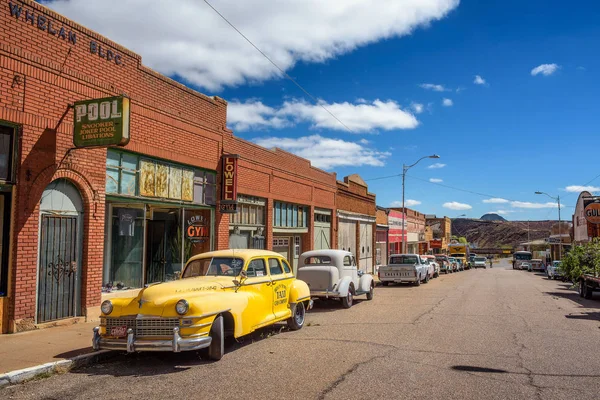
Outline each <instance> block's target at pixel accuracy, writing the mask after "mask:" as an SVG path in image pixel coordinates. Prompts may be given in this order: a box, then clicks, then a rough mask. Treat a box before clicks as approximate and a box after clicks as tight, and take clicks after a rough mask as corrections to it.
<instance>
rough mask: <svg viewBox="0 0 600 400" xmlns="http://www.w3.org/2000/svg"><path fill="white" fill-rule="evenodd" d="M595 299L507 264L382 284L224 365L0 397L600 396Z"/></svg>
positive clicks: (73, 380) (77, 379)
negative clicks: (368, 296)
mask: <svg viewBox="0 0 600 400" xmlns="http://www.w3.org/2000/svg"><path fill="white" fill-rule="evenodd" d="M599 308H600V296H595V299H593V300H584V299H581V298H580V297H579V296H578V295H577V293H576V292H575V291H574V290H571V289H569V287H568V284H566V283H563V282H559V281H549V280H547V279H545V278H543V276H541V275H540V274H534V273H528V272H526V271H514V270H512V269H511V267H509V265H508V263H503V264H501V265H498V264H496V265H495V266H494V268H492V269H490V268H489V267H488V268H487V269H486V270H472V271H465V272H460V273H455V274H451V275H442V276H441V277H440V278H438V279H434V280H432V281H430V282H429V283H428V284H424V285H421V286H420V287H411V286H391V287H386V288H384V287H378V288H377V289H376V291H375V299H374V300H373V301H370V302H369V301H361V302H357V303H356V304H355V305H354V306H353V307H352V308H351V309H349V310H343V309H341V308H340V307H339V305H338V304H336V303H332V304H325V305H319V306H317V308H316V309H315V310H314V311H311V312H310V313H309V315H308V316H307V322H306V325H305V327H304V328H303V329H302V330H300V331H297V332H289V331H286V330H285V329H283V330H281V331H280V329H279V328H277V329H268V330H263V331H261V332H258V333H256V334H255V335H254V336H253V337H252V338H247V339H246V340H245V341H244V342H243V343H241V344H235V343H234V344H232V345H230V346H229V349H228V353H227V354H226V355H225V357H224V358H223V359H222V360H221V361H220V362H217V363H210V362H204V361H202V360H200V359H199V358H198V357H197V356H196V355H195V354H177V355H176V354H140V355H129V356H128V355H119V356H118V357H117V358H116V359H114V361H111V362H108V363H104V364H99V365H95V366H92V367H89V368H86V369H81V370H78V371H73V372H70V373H67V374H64V375H57V376H53V377H50V378H47V379H43V380H37V381H32V382H29V383H26V384H23V385H19V386H16V387H11V388H7V389H4V391H3V392H2V391H0V394H1V395H2V398H14V399H63V398H69V399H92V398H94V399H117V398H139V399H171V398H172V399H187V398H194V397H195V398H204V399H209V398H215V399H216V398H249V399H254V398H256V399H281V398H287V399H339V398H343V399H366V398H375V399H387V398H411V399H460V400H464V399H536V398H539V399H573V398H586V399H592V398H600V379H599V378H600V357H598V353H599V351H598V350H599V349H600V329H599V328H600V321H599V319H600V317H599V315H600V310H599Z"/></svg>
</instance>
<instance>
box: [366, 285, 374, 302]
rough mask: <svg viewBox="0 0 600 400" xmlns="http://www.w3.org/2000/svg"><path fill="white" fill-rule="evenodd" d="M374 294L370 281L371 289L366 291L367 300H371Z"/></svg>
mask: <svg viewBox="0 0 600 400" xmlns="http://www.w3.org/2000/svg"><path fill="white" fill-rule="evenodd" d="M374 294H375V285H374V284H373V283H371V290H369V293H367V300H373V295H374Z"/></svg>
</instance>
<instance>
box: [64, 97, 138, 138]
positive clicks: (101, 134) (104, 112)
mask: <svg viewBox="0 0 600 400" xmlns="http://www.w3.org/2000/svg"><path fill="white" fill-rule="evenodd" d="M74 108H75V112H74V118H75V120H74V129H73V144H74V145H75V147H94V146H96V147H97V146H111V145H117V146H125V145H126V144H127V143H129V99H128V98H127V97H123V96H116V97H106V98H103V99H94V100H83V101H78V102H75V105H74Z"/></svg>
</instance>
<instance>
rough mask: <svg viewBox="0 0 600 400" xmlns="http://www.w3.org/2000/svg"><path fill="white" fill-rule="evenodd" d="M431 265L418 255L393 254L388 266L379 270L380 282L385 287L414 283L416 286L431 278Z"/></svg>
mask: <svg viewBox="0 0 600 400" xmlns="http://www.w3.org/2000/svg"><path fill="white" fill-rule="evenodd" d="M429 272H430V271H429V265H428V264H425V262H424V261H423V259H422V258H421V257H420V256H419V255H418V254H392V255H391V256H390V258H389V263H388V265H385V266H382V267H381V268H379V280H380V281H381V284H382V285H383V286H388V285H389V284H390V283H412V284H414V285H416V286H419V285H421V282H424V283H427V282H429V279H430V278H431V276H430V274H429Z"/></svg>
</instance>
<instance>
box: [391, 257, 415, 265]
mask: <svg viewBox="0 0 600 400" xmlns="http://www.w3.org/2000/svg"><path fill="white" fill-rule="evenodd" d="M418 263H419V260H418V259H417V256H411V255H402V256H392V257H391V258H390V264H418Z"/></svg>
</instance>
